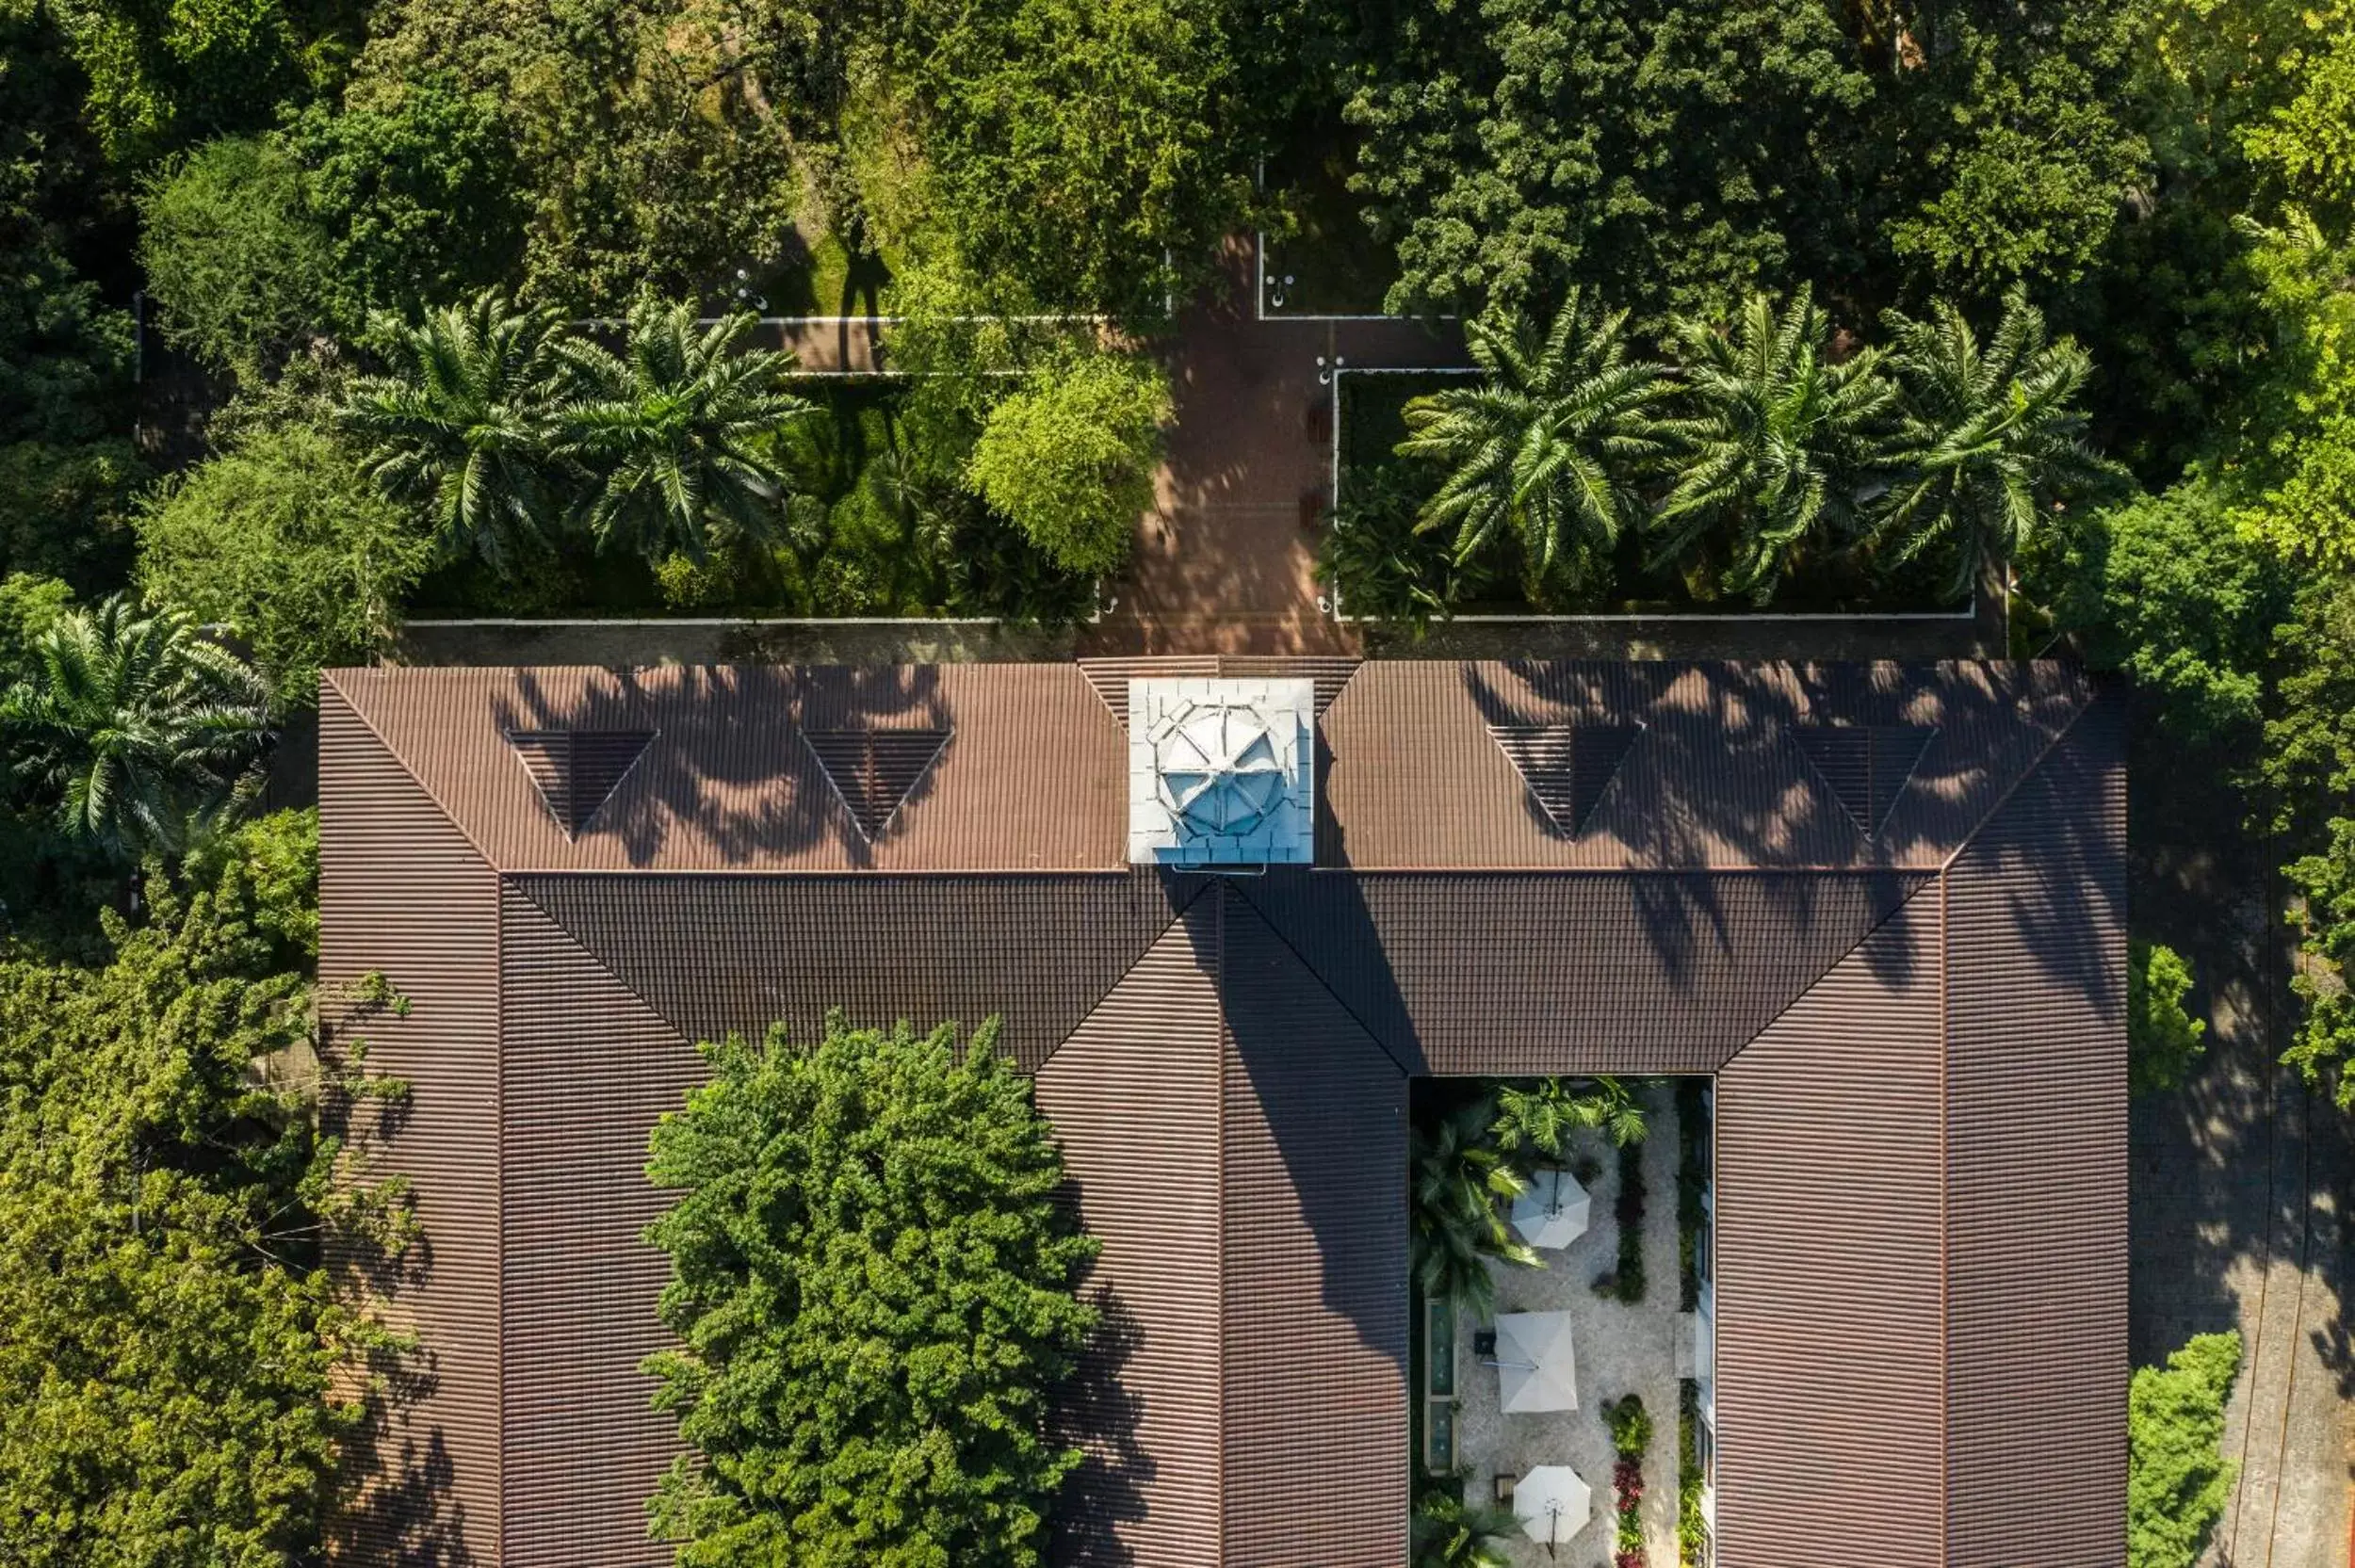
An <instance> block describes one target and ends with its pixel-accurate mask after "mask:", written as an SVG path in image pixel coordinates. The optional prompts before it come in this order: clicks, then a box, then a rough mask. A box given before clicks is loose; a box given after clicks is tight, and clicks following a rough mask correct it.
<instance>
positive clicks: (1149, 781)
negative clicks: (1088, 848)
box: [1129, 678, 1316, 866]
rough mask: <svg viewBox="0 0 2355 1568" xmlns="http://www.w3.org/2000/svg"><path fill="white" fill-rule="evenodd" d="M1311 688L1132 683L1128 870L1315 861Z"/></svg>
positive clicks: (1264, 683)
mask: <svg viewBox="0 0 2355 1568" xmlns="http://www.w3.org/2000/svg"><path fill="white" fill-rule="evenodd" d="M1315 717H1316V687H1315V684H1314V683H1313V682H1310V681H1305V680H1268V679H1252V678H1232V679H1229V678H1220V679H1193V678H1173V679H1161V680H1135V681H1130V682H1129V860H1130V861H1131V862H1132V863H1134V864H1137V865H1186V866H1219V865H1233V866H1245V865H1306V864H1307V863H1308V862H1309V861H1310V860H1311V859H1312V858H1314V847H1313V836H1314V833H1313V826H1312V824H1313V821H1314V817H1315V812H1314V809H1313V807H1314V801H1315V788H1316V784H1315V770H1314V768H1313V767H1312V758H1313V756H1314V748H1313V747H1312V746H1311V744H1310V742H1309V733H1310V726H1311V725H1312V724H1313V723H1314V722H1315Z"/></svg>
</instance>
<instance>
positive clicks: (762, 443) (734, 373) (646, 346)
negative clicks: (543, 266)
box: [558, 299, 815, 561]
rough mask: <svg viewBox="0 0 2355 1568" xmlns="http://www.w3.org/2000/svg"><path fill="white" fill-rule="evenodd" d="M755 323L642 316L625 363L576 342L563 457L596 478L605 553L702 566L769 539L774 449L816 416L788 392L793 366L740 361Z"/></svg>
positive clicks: (781, 489)
mask: <svg viewBox="0 0 2355 1568" xmlns="http://www.w3.org/2000/svg"><path fill="white" fill-rule="evenodd" d="M752 325H753V321H752V317H750V316H748V315H732V316H729V317H727V318H726V319H724V320H721V321H715V322H710V323H705V322H701V321H698V320H697V319H696V317H695V313H694V311H693V309H692V308H691V307H690V306H687V305H671V304H663V303H661V302H659V301H658V300H653V299H641V300H640V301H638V303H636V304H634V305H632V306H631V307H630V311H629V319H628V321H627V323H626V340H625V344H624V347H623V351H622V352H621V353H619V354H616V353H614V352H613V351H611V350H610V349H608V348H604V347H603V346H601V345H598V344H594V343H589V342H579V341H577V342H572V343H568V344H566V345H564V348H563V355H564V359H565V362H566V364H567V365H568V366H569V368H570V371H571V373H572V379H573V381H574V388H573V396H571V397H570V398H569V399H568V400H567V401H566V403H565V404H564V407H563V409H562V412H561V413H560V416H559V420H558V424H559V429H560V441H559V446H560V450H561V451H562V452H563V453H564V454H565V455H566V456H567V457H569V458H571V459H573V460H574V461H577V462H578V463H579V464H580V465H581V467H582V468H583V469H584V470H586V472H587V474H588V478H589V501H588V518H589V524H590V526H591V528H592V529H593V530H594V532H595V533H596V536H597V538H598V541H599V542H608V543H609V542H619V543H621V544H623V545H625V546H627V547H629V548H633V549H636V550H639V551H641V552H642V553H644V554H646V555H647V556H649V557H661V556H665V555H670V554H674V553H677V554H684V555H686V556H688V557H689V558H691V559H694V560H698V561H700V560H702V559H703V558H705V557H706V556H707V554H708V553H709V551H710V547H711V544H712V542H713V540H714V538H715V536H716V537H721V538H725V537H728V536H730V535H738V536H743V537H749V538H753V539H766V538H769V537H770V536H771V534H773V533H774V531H775V530H776V529H777V527H779V526H780V525H781V524H782V522H783V520H784V513H785V496H786V483H785V474H784V471H783V469H782V467H781V466H780V465H779V463H778V461H777V459H776V457H775V455H774V453H773V451H772V450H771V444H770V442H769V440H768V438H769V437H771V436H772V435H774V434H775V433H776V431H777V430H778V429H779V428H782V427H783V426H785V425H786V424H788V422H790V421H792V420H795V419H800V418H804V417H805V416H807V415H809V414H810V413H812V412H815V410H814V408H813V406H812V405H811V404H809V403H807V402H805V401H804V400H803V399H802V398H799V397H796V396H793V395H792V394H791V393H788V392H787V391H785V390H784V389H783V388H782V387H781V386H780V385H779V384H778V383H779V382H780V381H781V380H782V379H783V378H784V377H785V375H786V374H787V373H788V372H789V371H790V370H791V369H792V368H793V364H794V362H793V356H792V355H790V354H786V353H780V352H778V351H776V350H774V349H765V348H755V349H739V348H738V341H739V339H740V338H742V337H743V335H744V333H745V331H747V330H748V329H749V328H750V327H751V326H752Z"/></svg>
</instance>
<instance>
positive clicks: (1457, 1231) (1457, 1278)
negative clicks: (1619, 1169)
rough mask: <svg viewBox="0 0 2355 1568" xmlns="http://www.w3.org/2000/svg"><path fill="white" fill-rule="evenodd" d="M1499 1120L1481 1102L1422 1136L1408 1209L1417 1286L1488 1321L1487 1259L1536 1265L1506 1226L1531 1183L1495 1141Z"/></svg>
mask: <svg viewBox="0 0 2355 1568" xmlns="http://www.w3.org/2000/svg"><path fill="white" fill-rule="evenodd" d="M1495 1116H1496V1107H1494V1106H1493V1105H1491V1104H1489V1102H1488V1101H1487V1100H1486V1099H1482V1100H1480V1101H1479V1102H1477V1103H1476V1104H1473V1105H1470V1106H1465V1107H1461V1108H1459V1109H1457V1110H1456V1111H1454V1113H1453V1114H1451V1115H1449V1116H1448V1117H1446V1118H1445V1119H1444V1120H1442V1121H1440V1122H1439V1123H1437V1125H1436V1126H1434V1127H1432V1128H1431V1129H1430V1130H1428V1131H1424V1130H1422V1129H1420V1128H1419V1129H1417V1130H1416V1132H1415V1134H1414V1141H1413V1149H1412V1152H1411V1156H1410V1158H1411V1164H1410V1170H1411V1172H1412V1173H1411V1185H1410V1188H1409V1189H1408V1202H1407V1212H1408V1215H1409V1223H1410V1226H1411V1229H1412V1234H1413V1241H1414V1271H1415V1285H1416V1287H1417V1288H1418V1289H1419V1290H1421V1292H1422V1294H1423V1295H1424V1296H1425V1297H1428V1298H1433V1299H1439V1298H1445V1299H1448V1300H1452V1301H1454V1302H1456V1303H1457V1305H1458V1306H1460V1307H1462V1308H1464V1309H1465V1310H1467V1311H1470V1312H1472V1313H1475V1314H1479V1315H1483V1316H1485V1315H1486V1313H1487V1312H1488V1311H1489V1310H1490V1309H1491V1308H1493V1307H1494V1306H1495V1304H1496V1282H1495V1280H1494V1279H1493V1278H1491V1277H1490V1275H1489V1273H1488V1260H1489V1259H1490V1258H1496V1259H1498V1260H1500V1261H1502V1262H1505V1263H1514V1264H1519V1265H1520V1266H1522V1267H1524V1268H1532V1269H1534V1268H1535V1267H1536V1266H1537V1254H1536V1253H1535V1252H1534V1251H1532V1250H1531V1248H1530V1247H1529V1245H1528V1244H1527V1243H1526V1242H1524V1241H1522V1240H1521V1239H1520V1237H1517V1236H1515V1235H1514V1234H1513V1228H1512V1225H1511V1224H1510V1223H1509V1222H1508V1220H1507V1219H1506V1210H1507V1209H1508V1207H1509V1206H1510V1205H1511V1204H1512V1201H1513V1200H1514V1199H1515V1198H1517V1197H1519V1196H1520V1194H1521V1193H1522V1192H1523V1191H1524V1190H1526V1189H1527V1188H1528V1186H1529V1183H1528V1179H1527V1178H1526V1177H1524V1176H1523V1175H1522V1174H1521V1173H1520V1171H1519V1169H1518V1168H1517V1167H1516V1166H1515V1165H1514V1164H1513V1162H1512V1161H1510V1160H1508V1159H1506V1158H1505V1157H1504V1156H1503V1154H1502V1152H1501V1151H1500V1150H1499V1149H1498V1148H1497V1147H1496V1146H1495V1144H1494V1143H1493V1141H1492V1140H1491V1139H1490V1134H1489V1124H1490V1123H1491V1122H1493V1121H1494V1119H1495Z"/></svg>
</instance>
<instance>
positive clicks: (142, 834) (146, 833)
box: [0, 597, 269, 854]
mask: <svg viewBox="0 0 2355 1568" xmlns="http://www.w3.org/2000/svg"><path fill="white" fill-rule="evenodd" d="M268 736H269V690H268V686H267V684H266V683H265V682H264V681H263V679H262V677H261V676H259V675H258V674H256V673H254V671H252V669H251V668H249V667H248V666H247V665H246V664H245V663H244V661H242V660H241V659H239V658H238V657H237V656H236V655H234V654H232V653H230V652H229V651H228V650H227V649H225V648H222V647H220V646H219V644H217V643H213V642H209V641H206V640H205V639H203V637H202V636H201V635H200V634H199V633H198V631H197V628H196V625H195V623H194V622H192V621H191V620H190V619H189V618H188V617H187V616H185V615H181V614H178V613H176V612H163V613H157V614H154V615H147V614H143V613H141V612H140V611H139V610H138V609H137V608H136V607H135V606H132V605H130V604H129V603H127V602H126V601H124V600H123V599H122V598H120V597H117V598H114V599H109V600H108V601H106V603H105V604H103V605H101V606H98V607H97V608H96V609H94V610H90V611H87V612H83V611H74V612H70V613H68V614H66V615H64V616H62V617H60V618H59V619H58V620H57V622H56V623H55V624H54V625H52V626H51V627H50V628H49V629H48V631H47V632H45V633H44V634H43V635H42V636H41V639H40V641H39V642H37V643H36V644H35V645H34V649H33V666H32V671H31V673H30V674H29V675H28V676H27V677H26V678H25V679H24V680H23V681H21V682H19V683H18V684H17V685H16V687H14V688H12V689H11V690H10V691H9V692H8V694H7V696H6V697H5V698H0V745H4V746H5V752H6V756H7V758H8V767H9V772H10V774H11V775H12V777H13V780H14V783H15V784H16V785H17V787H18V789H19V790H20V791H21V792H22V793H23V794H24V796H25V797H26V798H28V799H29V800H32V801H34V802H36V803H38V804H41V805H43V806H46V807H48V808H50V809H51V810H52V811H53V812H54V814H55V817H56V820H57V825H58V827H59V828H60V829H61V830H63V831H64V832H66V833H67V834H68V835H70V836H72V837H74V838H79V839H84V840H88V841H89V842H92V843H95V844H97V845H98V846H100V847H101V848H103V849H108V850H111V851H114V852H117V853H124V854H138V853H141V852H144V851H146V850H150V849H180V848H182V847H183V846H185V845H186V844H187V841H188V838H189V836H190V834H191V832H196V831H200V830H201V829H203V827H205V826H206V825H208V824H209V823H211V822H212V821H213V820H214V819H216V818H217V817H218V816H219V815H220V814H221V813H222V812H223V811H224V810H225V809H226V808H227V807H228V806H229V805H230V804H231V803H232V801H233V800H235V797H236V793H237V786H238V784H240V782H241V781H242V780H243V779H245V778H246V777H247V776H248V774H249V770H250V768H251V766H252V763H253V762H254V760H255V759H256V758H257V757H259V756H260V754H261V752H262V749H263V747H264V745H265V744H266V743H267V741H268Z"/></svg>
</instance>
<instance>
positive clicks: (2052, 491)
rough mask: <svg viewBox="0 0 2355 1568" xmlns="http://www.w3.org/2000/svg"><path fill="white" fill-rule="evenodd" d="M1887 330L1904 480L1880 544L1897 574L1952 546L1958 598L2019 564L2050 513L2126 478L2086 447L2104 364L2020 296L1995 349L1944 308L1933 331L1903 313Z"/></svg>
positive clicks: (1878, 524) (1933, 317)
mask: <svg viewBox="0 0 2355 1568" xmlns="http://www.w3.org/2000/svg"><path fill="white" fill-rule="evenodd" d="M1888 321H1889V326H1890V331H1891V335H1892V338H1893V340H1894V344H1893V348H1892V353H1891V355H1890V364H1891V366H1892V368H1893V369H1894V370H1895V372H1896V376H1897V384H1898V386H1899V388H1900V389H1901V391H1902V398H1901V401H1900V405H1899V407H1900V419H1899V425H1898V430H1897V437H1896V448H1897V456H1898V458H1899V460H1900V461H1902V463H1903V464H1904V469H1903V473H1902V476H1901V477H1900V478H1899V479H1898V481H1897V483H1896V484H1895V485H1894V486H1893V487H1892V489H1891V491H1890V493H1889V495H1888V496H1887V498H1886V499H1885V501H1884V503H1883V505H1882V506H1881V508H1880V509H1879V511H1878V514H1877V516H1876V520H1875V524H1874V527H1873V539H1874V542H1876V544H1878V545H1881V546H1884V547H1886V548H1887V549H1888V551H1889V555H1888V561H1889V564H1891V565H1892V566H1893V565H1902V564H1903V563H1905V562H1906V561H1908V560H1911V559H1913V558H1915V557H1916V556H1918V555H1920V554H1921V553H1922V552H1923V551H1924V550H1926V549H1928V548H1930V547H1931V546H1932V545H1936V544H1939V543H1941V542H1948V543H1951V544H1952V545H1953V546H1954V548H1955V563H1954V577H1953V580H1952V582H1951V584H1950V590H1951V591H1952V592H1954V593H1955V594H1957V596H1959V595H1960V594H1962V593H1964V592H1966V591H1968V590H1969V589H1970V587H1971V581H1972V578H1973V575H1975V574H1979V573H1980V572H1982V571H1985V572H1988V573H1997V572H2000V571H2001V570H2002V567H2003V564H2004V563H2005V562H2006V561H2008V560H2010V559H2011V558H2013V557H2014V556H2015V555H2017V554H2018V552H2019V550H2020V547H2021V546H2022V544H2023V543H2025V542H2026V541H2027V536H2028V534H2029V532H2030V530H2032V529H2033V528H2034V527H2035V526H2036V518H2037V513H2038V510H2039V509H2042V508H2044V507H2046V506H2049V505H2051V504H2052V503H2053V502H2054V501H2055V499H2057V498H2059V497H2061V496H2064V495H2066V494H2068V493H2071V492H2072V491H2076V490H2081V489H2084V488H2088V487H2091V486H2093V485H2096V484H2099V483H2102V482H2103V481H2104V480H2106V479H2108V478H2109V477H2112V476H2114V475H2115V474H2116V473H2117V470H2116V469H2115V468H2114V467H2113V466H2112V465H2111V464H2110V463H2108V462H2106V461H2103V459H2102V458H2100V457H2099V456H2097V455H2095V453H2094V452H2093V451H2092V449H2091V448H2090V447H2088V446H2087V445H2086V443H2085V428H2086V416H2085V412H2084V411H2083V410H2082V409H2080V408H2079V407H2078V406H2077V396H2078V395H2079V394H2080V393H2081V392H2082V391H2083V390H2084V389H2085V384H2086V380H2087V378H2088V377H2089V376H2091V375H2092V373H2093V362H2092V360H2091V359H2090V358H2089V357H2088V356H2087V353H2086V351H2085V350H2084V349H2083V348H2079V347H2077V345H2076V344H2075V343H2073V342H2071V341H2070V340H2068V339H2063V340H2062V341H2060V342H2058V343H2055V342H2053V341H2051V340H2050V338H2049V337H2048V336H2047V335H2046V332H2045V327H2044V315H2043V313H2042V312H2040V311H2038V310H2037V309H2036V308H2035V307H2034V306H2032V305H2030V304H2029V303H2028V302H2027V300H2026V299H2024V298H2023V297H2022V296H2021V295H2020V294H2018V293H2014V294H2013V295H2012V296H2011V297H2010V298H2009V299H2006V300H2005V302H2004V314H2003V318H2002V319H2001V320H2000V321H1998V322H1997V323H1996V327H1995V335H1994V336H1993V338H1991V339H1990V341H1989V342H1988V344H1987V345H1986V347H1985V348H1981V347H1980V344H1979V341H1978V338H1977V336H1976V335H1975V334H1974V333H1973V331H1971V323H1970V322H1969V321H1967V320H1966V319H1964V317H1963V314H1962V312H1961V311H1959V310H1957V309H1956V308H1955V306H1954V305H1952V304H1951V303H1948V302H1947V301H1945V300H1942V299H1941V300H1939V301H1938V302H1936V303H1935V304H1934V305H1932V307H1931V311H1930V318H1929V319H1928V320H1926V321H1916V320H1912V319H1909V318H1908V317H1907V316H1904V315H1899V314H1898V313H1896V312H1894V311H1892V312H1891V313H1890V314H1889V316H1888Z"/></svg>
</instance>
